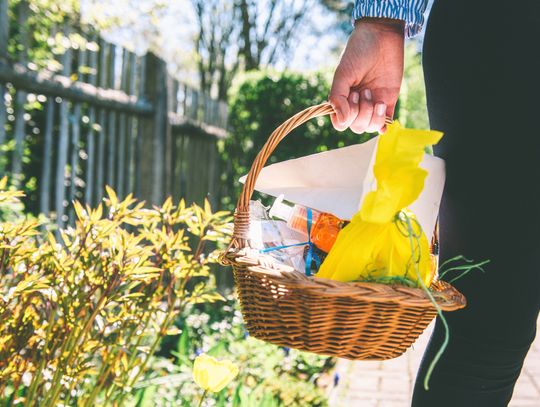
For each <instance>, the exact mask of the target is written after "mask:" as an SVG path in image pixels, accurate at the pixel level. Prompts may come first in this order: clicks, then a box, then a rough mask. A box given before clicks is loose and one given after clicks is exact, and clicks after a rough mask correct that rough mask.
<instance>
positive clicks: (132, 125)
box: [125, 52, 137, 193]
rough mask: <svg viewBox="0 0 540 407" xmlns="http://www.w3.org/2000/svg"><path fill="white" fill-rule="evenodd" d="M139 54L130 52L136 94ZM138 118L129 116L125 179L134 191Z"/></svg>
mask: <svg viewBox="0 0 540 407" xmlns="http://www.w3.org/2000/svg"><path fill="white" fill-rule="evenodd" d="M136 63H137V56H136V55H135V53H133V52H130V53H129V69H128V76H129V92H128V93H129V94H130V95H134V94H135V91H136V87H135V84H136V82H135V81H136V78H137V66H136ZM136 125H137V122H136V119H135V118H134V117H133V116H132V115H129V116H128V118H127V134H126V137H127V151H126V179H125V188H126V192H127V193H129V192H133V188H134V187H133V185H132V180H133V178H134V177H133V175H134V174H133V171H134V168H133V167H134V163H133V155H134V154H133V151H134V144H135V142H136V141H135V140H134V139H133V135H134V134H136Z"/></svg>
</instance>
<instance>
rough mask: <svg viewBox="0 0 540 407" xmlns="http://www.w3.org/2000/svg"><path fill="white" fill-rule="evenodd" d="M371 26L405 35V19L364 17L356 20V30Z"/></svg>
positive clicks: (371, 27)
mask: <svg viewBox="0 0 540 407" xmlns="http://www.w3.org/2000/svg"><path fill="white" fill-rule="evenodd" d="M361 27H369V28H370V29H376V30H380V31H386V32H388V31H390V32H394V33H397V34H401V35H403V36H404V37H405V21H404V20H398V19H394V18H386V17H362V18H359V19H358V20H356V21H355V22H354V28H355V30H357V29H359V28H361Z"/></svg>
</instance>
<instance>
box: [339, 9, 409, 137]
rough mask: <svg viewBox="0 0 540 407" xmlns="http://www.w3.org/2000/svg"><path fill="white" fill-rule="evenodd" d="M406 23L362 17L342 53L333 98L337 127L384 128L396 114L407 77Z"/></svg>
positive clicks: (357, 128)
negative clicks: (400, 90)
mask: <svg viewBox="0 0 540 407" xmlns="http://www.w3.org/2000/svg"><path fill="white" fill-rule="evenodd" d="M403 43H404V22H403V21H401V20H391V19H385V18H362V19H360V20H358V21H357V22H356V24H355V29H354V31H353V33H352V34H351V36H350V38H349V41H348V42H347V46H346V47H345V51H344V52H343V55H342V56H341V60H340V62H339V65H338V67H337V68H336V72H335V73H334V80H333V82H332V89H331V91H330V96H329V101H330V103H331V104H332V106H333V107H334V110H335V111H336V113H335V114H332V115H331V120H332V124H333V125H334V128H335V129H336V130H339V131H343V130H345V129H347V128H348V127H350V128H351V130H352V131H353V132H355V133H364V132H375V131H381V130H382V131H383V130H384V125H385V123H384V120H385V117H386V116H388V117H393V115H394V109H395V107H396V102H397V99H398V95H399V89H400V86H401V80H402V78H403Z"/></svg>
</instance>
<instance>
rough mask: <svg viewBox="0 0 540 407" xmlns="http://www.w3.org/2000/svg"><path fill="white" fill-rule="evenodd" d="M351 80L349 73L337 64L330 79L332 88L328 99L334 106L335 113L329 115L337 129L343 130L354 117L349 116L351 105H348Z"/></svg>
mask: <svg viewBox="0 0 540 407" xmlns="http://www.w3.org/2000/svg"><path fill="white" fill-rule="evenodd" d="M352 85H353V82H352V80H351V77H350V75H347V74H345V72H343V70H342V69H340V67H339V66H338V68H337V69H336V72H335V74H334V80H333V81H332V88H331V89H330V95H329V96H328V101H329V102H330V104H331V105H332V107H333V108H334V111H335V112H336V113H335V114H332V115H331V116H330V119H331V120H332V124H333V125H334V128H335V129H336V130H338V131H343V130H345V129H346V128H347V127H349V125H350V124H351V122H352V120H354V117H352V118H351V117H350V116H351V113H352V112H351V106H350V105H349V94H350V92H351V86H352Z"/></svg>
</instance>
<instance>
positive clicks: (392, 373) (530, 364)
mask: <svg viewBox="0 0 540 407" xmlns="http://www.w3.org/2000/svg"><path fill="white" fill-rule="evenodd" d="M431 329H432V327H430V328H428V329H427V330H426V332H425V333H424V334H423V335H422V336H421V337H420V338H419V339H418V341H417V342H416V344H415V345H414V349H412V348H411V349H409V350H408V351H407V352H406V353H405V354H404V355H403V356H400V357H399V358H396V359H393V360H387V361H385V362H367V361H366V362H362V361H359V362H350V361H347V360H340V361H339V362H338V366H337V369H338V373H339V375H340V378H341V381H340V384H339V385H338V386H337V388H335V389H334V391H333V392H332V394H331V396H330V406H331V407H410V400H411V391H412V387H413V385H414V377H415V375H416V371H417V369H418V366H419V364H420V359H421V358H422V354H423V352H424V349H425V347H426V345H427V342H428V340H429V335H430V333H431ZM538 329H539V332H540V320H539V324H538ZM532 406H535V407H540V334H538V335H537V337H536V340H535V342H534V344H533V345H532V347H531V350H530V351H529V354H528V355H527V359H526V360H525V365H524V368H523V371H522V372H521V376H520V378H519V380H518V382H517V384H516V387H515V390H514V397H513V398H512V401H511V403H510V405H509V407H532Z"/></svg>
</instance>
